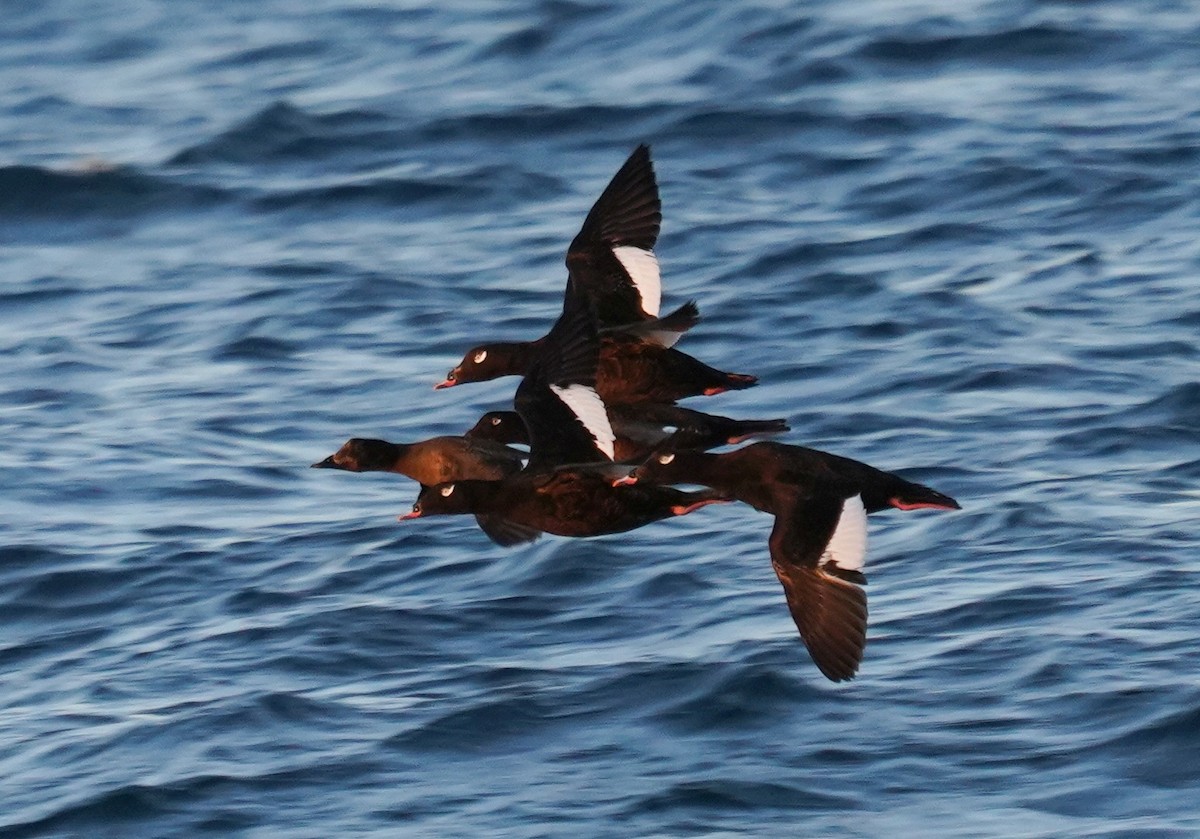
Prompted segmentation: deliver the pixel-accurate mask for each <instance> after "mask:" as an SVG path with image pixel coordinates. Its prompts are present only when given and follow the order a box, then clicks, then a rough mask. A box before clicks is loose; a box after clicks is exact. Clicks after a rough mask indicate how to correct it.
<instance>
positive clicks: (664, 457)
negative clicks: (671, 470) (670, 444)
mask: <svg viewBox="0 0 1200 839" xmlns="http://www.w3.org/2000/svg"><path fill="white" fill-rule="evenodd" d="M674 459H675V453H674V452H671V453H670V454H660V455H659V456H658V462H659V463H661V464H662V465H663V466H666V465H667V464H668V463H670V462H671V461H672V460H674Z"/></svg>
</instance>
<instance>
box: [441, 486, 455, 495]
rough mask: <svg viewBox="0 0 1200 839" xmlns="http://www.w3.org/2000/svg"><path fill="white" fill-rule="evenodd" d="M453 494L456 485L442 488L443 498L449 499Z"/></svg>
mask: <svg viewBox="0 0 1200 839" xmlns="http://www.w3.org/2000/svg"><path fill="white" fill-rule="evenodd" d="M452 492H454V484H447V485H446V486H444V487H442V497H443V498H449V497H450V494H451V493H452Z"/></svg>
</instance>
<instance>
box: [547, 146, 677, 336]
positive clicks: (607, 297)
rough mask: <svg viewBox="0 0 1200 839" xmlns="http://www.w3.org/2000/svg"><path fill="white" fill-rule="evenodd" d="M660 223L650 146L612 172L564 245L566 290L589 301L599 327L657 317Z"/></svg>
mask: <svg viewBox="0 0 1200 839" xmlns="http://www.w3.org/2000/svg"><path fill="white" fill-rule="evenodd" d="M661 224H662V202H661V200H660V199H659V196H658V181H657V180H656V179H655V177H654V167H653V166H652V165H651V163H650V149H649V147H648V146H645V145H640V146H638V147H637V148H636V149H634V151H633V154H631V155H630V156H629V159H628V160H626V161H625V164H624V165H623V166H622V167H621V168H620V169H619V170H618V171H617V174H616V175H614V176H613V179H612V180H611V181H610V182H609V184H608V186H607V187H605V189H604V192H602V193H601V194H600V198H599V199H597V201H596V203H595V204H594V205H593V206H592V209H591V211H590V212H588V214H587V218H586V219H584V222H583V227H582V228H580V230H579V233H578V234H577V235H576V236H575V238H574V239H573V240H572V241H571V246H570V247H569V248H568V249H567V272H568V280H567V289H568V293H570V291H571V290H574V291H575V292H576V293H579V294H581V295H583V296H584V297H585V298H586V299H588V300H589V301H591V303H592V305H593V307H594V308H595V311H596V317H597V319H598V320H599V323H600V325H601V326H621V325H624V324H628V323H633V322H635V321H640V320H647V319H649V318H656V317H658V311H659V305H660V301H661V298H662V281H661V278H660V276H659V270H658V258H657V257H656V256H655V255H654V243H655V242H656V241H657V239H658V231H659V227H660V225H661Z"/></svg>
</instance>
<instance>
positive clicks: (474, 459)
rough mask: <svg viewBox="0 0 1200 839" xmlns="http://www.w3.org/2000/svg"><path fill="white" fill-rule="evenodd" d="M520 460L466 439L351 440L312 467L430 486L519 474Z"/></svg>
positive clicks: (495, 446)
mask: <svg viewBox="0 0 1200 839" xmlns="http://www.w3.org/2000/svg"><path fill="white" fill-rule="evenodd" d="M523 457H524V455H523V454H522V453H521V452H519V451H517V450H515V449H510V448H509V447H508V446H504V445H501V444H499V443H495V442H492V441H489V440H478V439H471V438H468V437H450V436H447V437H433V438H431V439H429V440H422V441H421V442H419V443H389V442H388V441H386V440H372V439H366V438H361V437H352V438H351V439H349V440H347V441H346V442H345V443H344V444H343V445H342V447H341V448H340V449H338V450H337V451H336V452H334V453H333V454H331V455H330V456H329V457H327V458H325V459H324V460H321V461H318V462H317V463H314V464H313V467H314V468H318V469H343V470H345V471H347V472H394V473H396V474H398V475H407V476H408V477H410V478H412V479H413V480H414V481H416V482H417V483H420V484H424V485H425V486H432V485H433V484H440V483H444V482H446V481H461V480H476V479H477V480H499V479H500V478H504V477H507V476H508V475H512V474H513V473H515V472H517V471H519V470H520V468H521V460H522V458H523Z"/></svg>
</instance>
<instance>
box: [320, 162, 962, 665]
mask: <svg viewBox="0 0 1200 839" xmlns="http://www.w3.org/2000/svg"><path fill="white" fill-rule="evenodd" d="M661 207H662V205H661V202H660V200H659V194H658V183H657V180H656V178H655V174H654V169H653V166H652V164H651V161H650V150H649V148H648V147H646V146H644V145H642V146H639V147H638V148H637V149H635V150H634V152H633V154H632V155H630V157H629V159H628V160H626V161H625V163H624V165H623V166H622V167H621V168H620V170H619V171H618V172H617V174H616V175H615V176H614V177H613V179H612V181H611V182H610V183H609V184H608V186H607V187H606V188H605V190H604V192H603V193H602V194H601V195H600V198H599V199H598V200H597V201H596V203H595V205H593V207H592V209H591V211H590V212H589V213H588V215H587V218H586V219H585V220H584V222H583V227H582V228H581V229H580V231H579V234H578V235H577V236H576V237H575V238H574V240H572V242H571V244H570V247H569V248H568V249H567V256H566V263H567V287H566V292H565V294H564V297H563V308H562V314H561V315H560V316H559V317H558V319H557V320H556V321H555V323H554V324H553V325H552V326H551V328H550V330H549V331H548V332H547V333H546V334H545V335H544V336H543V337H541V338H538V339H537V340H534V341H521V342H491V343H486V344H480V345H479V346H476V347H473V348H472V349H470V350H468V351H467V353H466V355H464V356H463V359H462V361H461V362H460V363H459V364H458V365H457V366H455V367H454V369H453V370H451V371H450V373H449V374H448V375H447V377H446V379H445V381H443V382H441V383H439V384H438V385H437V386H436V387H438V388H449V387H453V386H457V385H461V384H465V383H468V382H479V381H487V380H490V379H495V378H498V377H501V376H520V377H521V381H520V384H519V385H518V386H517V389H516V394H515V396H514V398H513V410H496V411H491V412H489V413H487V414H485V415H484V416H483V417H481V418H480V419H479V421H478V422H477V423H476V424H475V426H474V427H473V428H471V429H470V430H469V431H467V432H466V433H465V434H463V435H462V436H443V437H434V438H432V439H429V440H424V441H421V442H416V443H390V442H387V441H384V440H374V439H365V438H352V439H350V440H349V441H347V442H346V443H345V444H344V445H343V446H342V447H341V448H340V449H339V450H338V451H337V452H336V453H334V454H332V455H330V456H329V457H327V458H325V459H324V460H322V461H320V462H318V463H314V464H313V466H314V467H321V468H331V469H342V470H346V471H351V472H364V471H386V472H394V473H398V474H401V475H406V476H408V477H410V478H412V479H413V480H415V481H417V482H418V483H420V485H421V489H420V492H419V494H418V496H417V500H416V503H415V504H413V507H412V511H411V512H409V513H407V514H406V515H402V516H400V518H401V520H406V519H416V518H422V517H427V516H439V515H454V514H470V515H473V516H474V517H475V521H476V522H477V523H478V525H479V527H480V528H481V529H482V530H483V532H484V533H485V534H487V536H488V537H489V538H491V539H492V540H493V541H494V542H497V543H498V544H501V545H506V546H507V545H517V544H521V543H524V542H530V541H532V540H534V539H537V538H538V537H539V536H540V535H541V534H542V533H552V534H556V535H559V536H570V537H585V536H600V535H604V534H609V533H620V532H624V531H627V530H632V529H633V528H636V527H641V526H643V525H646V524H650V523H652V522H655V521H659V520H661V519H665V518H669V517H672V516H681V515H685V514H688V513H691V512H692V511H694V510H697V509H699V508H701V507H704V506H707V505H709V504H714V503H725V502H741V503H743V504H747V505H749V506H751V507H753V508H755V509H756V510H760V511H762V512H765V513H770V514H771V515H773V516H774V517H775V524H774V527H773V528H772V530H771V535H770V538H769V539H768V541H767V548H768V551H769V555H770V558H771V565H772V567H773V568H774V569H775V574H776V576H777V577H778V579H779V582H780V583H781V584H782V585H783V591H784V595H785V597H786V600H787V605H788V609H789V610H790V612H791V614H792V618H793V620H794V621H795V623H796V627H797V628H798V629H799V631H800V637H801V638H802V639H803V641H804V644H805V646H806V647H807V649H808V651H809V654H810V655H811V656H812V659H813V661H814V662H815V663H816V665H817V667H818V668H819V669H820V671H821V672H822V673H823V674H824V675H825V676H826V677H828V678H829V679H831V680H833V681H842V680H845V679H850V678H852V677H853V676H854V674H855V673H856V672H857V670H858V666H859V663H860V662H861V660H862V656H863V648H864V646H865V644H866V630H867V597H866V592H865V591H864V590H863V588H862V586H863V585H864V584H865V583H866V578H865V577H864V575H863V562H864V559H865V557H866V552H867V515H868V514H869V513H875V512H878V511H881V510H886V509H899V510H916V509H922V508H931V509H958V507H959V505H958V503H957V502H956V501H955V500H954V499H953V498H951V497H949V496H947V495H943V494H942V493H940V492H937V491H936V490H933V489H931V488H929V487H926V486H922V485H921V484H917V483H913V482H911V481H907V480H905V479H904V478H901V477H900V476H899V475H895V474H893V473H891V472H884V471H882V470H879V469H876V468H874V467H872V466H868V465H867V464H865V463H860V462H859V461H856V460H850V459H849V458H845V457H839V456H838V455H834V454H829V453H826V452H822V451H817V450H815V449H809V448H804V447H802V446H797V445H791V444H788V443H780V442H775V441H757V442H752V443H750V444H748V445H744V446H741V447H740V448H735V449H733V450H731V451H726V452H723V453H713V452H712V451H710V450H711V449H714V448H718V447H721V446H728V445H739V444H741V443H743V442H744V441H745V440H747V439H749V438H753V437H758V436H762V435H769V434H778V433H782V432H785V431H788V430H789V428H788V425H787V423H786V422H785V421H784V420H783V419H767V420H740V419H730V418H728V417H723V416H717V415H713V414H707V413H702V412H700V411H697V410H694V409H691V408H685V407H682V406H680V405H678V404H677V402H678V400H681V399H686V398H689V397H697V396H713V395H715V394H718V393H721V392H723V391H726V390H740V389H744V388H748V387H752V386H753V385H755V384H756V383H757V378H756V377H755V376H752V375H748V374H745V373H727V372H724V371H721V370H718V369H716V368H713V367H710V366H708V365H707V364H704V363H703V362H701V361H699V360H698V359H696V358H693V357H692V356H690V355H688V354H686V353H684V352H682V351H680V350H678V349H676V348H675V343H676V342H677V341H678V340H679V339H680V338H681V337H682V336H683V335H684V334H685V333H686V332H687V331H688V330H690V329H691V328H692V327H693V326H695V325H696V323H697V322H698V321H699V318H700V314H699V310H698V308H697V306H696V304H695V303H694V302H691V301H689V302H687V303H684V304H683V305H682V306H680V307H679V308H677V309H675V310H674V311H672V312H670V313H668V314H666V315H660V312H659V306H660V300H661V296H662V284H661V278H660V272H659V265H658V260H657V258H656V256H655V254H654V245H655V242H656V241H657V239H658V233H659V226H660V224H661V221H662V211H661ZM514 446H526V447H527V449H528V450H527V451H526V450H524V449H520V448H514ZM677 485H684V486H694V487H700V489H693V490H682V489H678V488H676V486H677Z"/></svg>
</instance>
